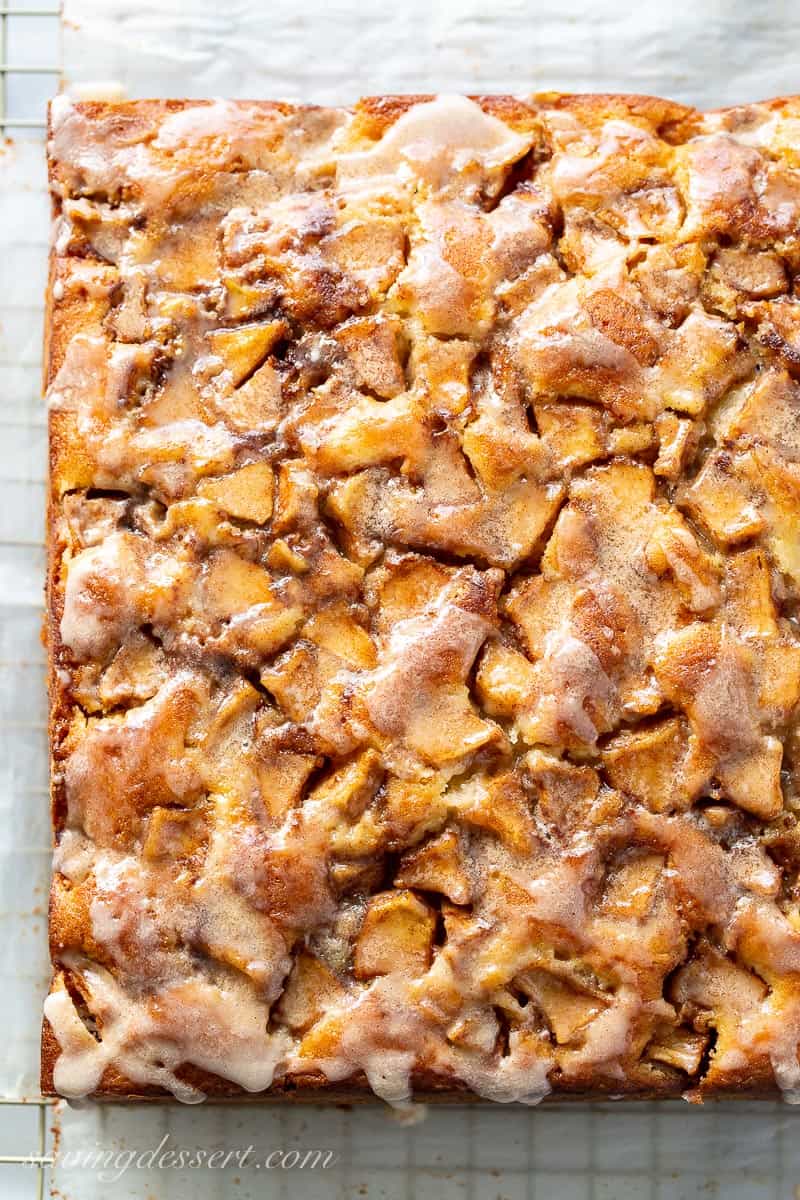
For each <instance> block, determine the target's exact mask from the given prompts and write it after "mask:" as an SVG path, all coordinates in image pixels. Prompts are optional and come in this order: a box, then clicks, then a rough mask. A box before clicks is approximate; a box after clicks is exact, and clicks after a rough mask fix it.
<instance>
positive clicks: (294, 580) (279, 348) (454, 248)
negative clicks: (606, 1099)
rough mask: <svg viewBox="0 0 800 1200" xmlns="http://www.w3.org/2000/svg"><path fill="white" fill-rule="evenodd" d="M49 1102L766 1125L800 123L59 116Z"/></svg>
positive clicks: (796, 914) (792, 931)
mask: <svg viewBox="0 0 800 1200" xmlns="http://www.w3.org/2000/svg"><path fill="white" fill-rule="evenodd" d="M49 135H50V140H49V167H50V186H51V189H52V196H53V205H54V218H55V221H54V235H53V252H52V260H51V271H50V281H49V288H48V317H47V334H46V342H47V344H46V386H47V396H48V404H49V423H50V453H51V465H50V492H49V517H48V538H49V586H48V612H49V616H48V622H47V641H48V648H49V659H50V700H51V726H50V732H51V744H52V804H53V822H54V835H55V860H54V872H53V885H52V895H51V906H50V939H51V952H52V961H53V982H52V989H51V992H50V995H49V997H48V998H47V1001H46V1004H45V1023H44V1037H43V1090H44V1092H45V1093H47V1094H53V1093H59V1094H63V1095H66V1096H84V1095H95V1096H116V1097H148V1096H150V1097H159V1096H169V1095H170V1094H171V1095H174V1096H176V1097H178V1098H179V1099H181V1100H187V1101H193V1100H198V1099H202V1097H203V1096H205V1095H208V1096H217V1097H236V1096H243V1095H245V1094H247V1093H257V1094H261V1095H264V1096H274V1095H290V1094H291V1095H295V1096H300V1097H303V1096H305V1097H323V1098H325V1097H329V1098H336V1099H341V1098H342V1097H349V1098H352V1097H356V1096H358V1095H369V1094H370V1092H374V1093H376V1094H377V1095H378V1096H381V1097H383V1098H384V1099H385V1100H388V1101H389V1102H390V1103H392V1104H395V1105H403V1104H405V1103H407V1102H408V1100H409V1098H410V1097H411V1096H412V1094H419V1095H422V1096H435V1095H440V1096H442V1097H445V1098H447V1097H461V1098H469V1097H481V1098H485V1099H491V1100H497V1101H523V1102H526V1103H534V1102H536V1101H537V1100H540V1099H542V1098H543V1097H544V1096H546V1095H547V1094H555V1095H558V1094H560V1095H566V1094H571V1095H576V1096H599V1095H604V1094H606V1095H615V1096H620V1095H630V1096H667V1095H680V1094H684V1095H687V1096H688V1097H689V1098H692V1099H702V1098H703V1097H705V1096H711V1095H720V1094H724V1093H730V1092H744V1093H747V1094H750V1095H758V1094H770V1093H776V1092H779V1091H780V1092H783V1093H784V1094H785V1095H787V1096H788V1097H789V1098H790V1099H795V1098H798V1096H800V1063H798V1053H797V1048H798V1043H799V1042H800V883H799V880H798V870H799V869H800V829H798V810H799V808H800V798H799V796H798V781H799V779H800V772H799V769H798V764H800V739H799V738H798V722H797V706H798V697H800V641H798V632H799V630H798V594H800V526H799V525H798V511H799V510H800V382H798V376H799V375H800V301H799V300H798V279H799V278H800V240H799V231H800V100H797V99H784V100H775V101H770V102H767V103H762V104H752V105H746V106H743V107H740V108H733V109H728V110H723V111H719V112H713V113H706V114H703V113H699V112H696V111H694V110H693V109H690V108H686V107H683V106H681V105H678V104H674V103H671V102H669V101H663V100H658V99H652V98H645V97H636V96H564V95H546V96H538V97H532V98H524V97H502V96H497V97H478V98H473V99H467V98H464V97H453V96H440V97H425V96H412V97H400V98H397V97H388V98H386V97H384V98H377V99H368V100H363V101H361V102H360V103H359V104H357V105H355V106H354V107H352V108H340V109H333V108H329V109H325V108H314V107H294V106H291V105H287V104H273V103H261V102H255V103H245V102H237V103H231V102H227V101H215V102H183V101H180V102H178V101H141V102H133V103H121V104H105V103H89V102H87V103H78V104H73V103H71V102H70V101H68V100H65V99H59V100H57V101H55V102H54V103H53V105H52V109H51V118H50V131H49Z"/></svg>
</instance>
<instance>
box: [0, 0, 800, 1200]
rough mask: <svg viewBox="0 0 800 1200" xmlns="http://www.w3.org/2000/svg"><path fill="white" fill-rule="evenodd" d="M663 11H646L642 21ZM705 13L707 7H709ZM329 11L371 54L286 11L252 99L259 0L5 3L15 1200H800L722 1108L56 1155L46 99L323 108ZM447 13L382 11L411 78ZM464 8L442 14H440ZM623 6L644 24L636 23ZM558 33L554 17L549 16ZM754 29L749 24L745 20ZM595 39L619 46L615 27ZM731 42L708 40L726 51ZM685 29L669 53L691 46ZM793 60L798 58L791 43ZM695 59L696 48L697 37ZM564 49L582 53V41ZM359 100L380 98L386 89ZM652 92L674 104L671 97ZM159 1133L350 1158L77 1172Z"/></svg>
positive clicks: (229, 1131) (222, 1137) (198, 1123)
mask: <svg viewBox="0 0 800 1200" xmlns="http://www.w3.org/2000/svg"><path fill="white" fill-rule="evenodd" d="M653 2H655V0H653ZM689 2H690V0H687V3H686V5H684V0H674V4H673V6H672V7H671V14H672V15H671V17H670V20H671V21H672V22H673V24H674V25H675V26H676V27H679V26H680V23H681V20H683V18H682V17H681V15H680V12H679V10H680V9H681V8H682V6H685V7H688V6H689ZM620 3H621V0H620ZM650 4H651V0H639V4H638V5H637V6H636V7H637V10H638V9H644V8H647V7H648V5H650ZM576 6H577V7H579V6H578V5H577V0H575V2H573V0H561V2H560V4H559V5H558V6H556V7H558V8H561V7H564V8H566V9H570V10H574V9H576ZM609 6H610V7H614V6H615V3H612V0H600V2H599V3H597V4H596V5H593V4H592V3H590V0H587V3H586V10H587V13H589V11H590V9H593V13H592V16H593V18H596V16H597V12H598V10H601V9H603V8H604V7H609ZM691 6H692V7H693V8H694V9H695V10H697V9H698V8H699V7H701V6H696V5H694V3H693V0H691ZM334 7H335V9H336V13H335V17H336V22H337V36H339V35H340V36H341V38H342V44H343V45H344V46H348V45H351V44H352V45H356V44H358V36H359V30H360V29H361V27H362V25H363V24H364V17H363V13H362V7H361V5H360V4H359V3H357V0H349V2H345V0H337V3H336V5H335V6H331V5H329V4H328V5H323V3H322V2H321V0H320V2H319V3H317V0H307V3H306V5H305V8H304V14H305V18H304V19H303V20H300V19H298V17H297V6H296V0H272V2H271V4H270V13H269V16H270V24H269V36H270V39H271V49H270V54H267V53H264V55H263V56H261V54H260V52H259V54H258V55H256V57H258V58H259V59H260V61H262V62H263V63H264V64H266V65H264V66H263V67H262V70H263V71H264V78H263V80H261V81H260V82H259V83H258V86H254V85H253V82H252V79H250V80H240V79H238V78H236V79H234V76H233V73H231V76H230V78H229V79H228V78H225V79H223V77H222V76H221V74H220V70H221V68H220V65H219V64H220V63H223V64H224V63H225V61H229V62H230V63H231V64H235V63H238V62H240V61H241V56H242V54H243V53H244V51H245V49H246V47H248V46H250V45H251V43H252V42H253V36H254V35H255V34H257V33H258V31H259V30H263V28H264V22H263V10H262V9H261V0H236V3H235V4H233V5H230V6H227V10H226V15H225V17H224V18H223V17H222V16H221V15H220V9H219V0H136V2H135V3H134V0H69V3H68V12H67V17H68V20H67V21H66V22H65V34H64V43H63V54H62V33H61V23H60V21H59V11H58V8H57V7H56V6H55V5H53V6H48V5H46V4H43V3H38V4H34V3H33V2H31V3H30V4H28V3H25V2H24V0H16V2H14V3H9V4H7V5H6V6H2V0H0V135H2V137H3V138H9V139H13V141H11V142H10V143H8V145H7V148H5V149H4V150H2V151H1V152H0V1044H1V1045H2V1049H0V1197H2V1198H3V1200H6V1198H8V1200H32V1198H33V1197H37V1198H38V1200H43V1197H44V1195H45V1192H46V1190H47V1189H48V1188H49V1187H50V1186H51V1185H52V1186H53V1187H54V1188H57V1189H58V1193H59V1194H60V1195H61V1196H63V1197H64V1200H105V1197H107V1196H108V1195H109V1193H111V1192H113V1194H114V1195H115V1196H116V1197H119V1198H120V1200H145V1198H147V1197H151V1198H152V1197H157V1198H158V1200H212V1198H214V1200H216V1198H221V1197H227V1196H235V1197H236V1198H237V1200H255V1198H256V1197H258V1198H259V1200H261V1198H263V1197H270V1198H271V1197H276V1200H288V1198H289V1197H291V1200H315V1198H316V1197H320V1198H322V1197H325V1200H351V1198H352V1197H354V1196H363V1197H368V1198H369V1200H411V1198H412V1197H413V1198H414V1200H497V1198H499V1197H502V1200H715V1198H720V1200H723V1198H724V1200H800V1138H798V1136H797V1133H798V1130H800V1126H798V1125H797V1114H796V1113H795V1112H793V1111H792V1110H789V1109H788V1108H786V1107H783V1106H779V1105H764V1106H760V1105H756V1104H751V1103H743V1104H738V1105H719V1106H711V1105H709V1106H707V1107H706V1108H705V1109H700V1110H698V1109H693V1108H690V1107H689V1106H688V1105H685V1104H674V1103H666V1104H660V1105H649V1104H646V1105H640V1106H636V1107H633V1106H630V1105H622V1106H617V1105H611V1104H603V1105H594V1106H589V1107H580V1108H578V1107H572V1106H569V1105H553V1106H551V1107H548V1108H542V1109H540V1110H533V1111H523V1110H519V1109H517V1110H505V1109H500V1108H495V1109H493V1110H486V1109H482V1108H469V1109H468V1108H463V1107H462V1108H456V1109H452V1110H449V1111H446V1112H445V1111H441V1110H439V1111H434V1112H432V1113H431V1115H430V1116H429V1118H428V1120H427V1121H425V1122H424V1123H422V1124H421V1125H419V1126H416V1127H415V1128H411V1129H404V1128H400V1127H398V1126H397V1125H395V1124H393V1123H391V1121H389V1120H387V1118H386V1115H385V1113H384V1112H383V1111H382V1110H380V1109H377V1108H376V1109H363V1110H357V1111H354V1112H346V1111H341V1110H337V1109H290V1108H288V1107H283V1108H266V1109H265V1108H260V1107H258V1106H256V1105H245V1106H242V1107H237V1108H235V1109H234V1108H222V1107H215V1106H202V1107H201V1108H200V1109H197V1108H194V1109H191V1110H187V1109H184V1108H181V1107H177V1106H150V1107H146V1108H141V1109H137V1110H135V1111H134V1110H131V1109H128V1108H125V1109H123V1108H119V1107H116V1108H114V1107H111V1108H102V1107H100V1106H92V1105H87V1106H85V1107H83V1108H76V1109H69V1110H65V1111H64V1113H63V1117H62V1119H61V1122H60V1124H61V1146H60V1148H58V1143H57V1142H56V1141H55V1140H54V1136H53V1131H52V1129H51V1128H50V1126H51V1122H52V1118H53V1115H54V1114H53V1109H52V1107H51V1105H50V1103H49V1102H48V1101H47V1100H44V1099H43V1098H42V1097H40V1096H39V1095H38V1094H37V1091H36V1089H37V1086H38V1085H37V1081H36V1077H35V1065H32V1064H35V1063H36V1060H37V1057H38V1049H37V1047H38V1032H39V1013H40V1011H41V1007H40V1006H41V998H42V995H43V992H44V989H45V987H46V979H47V970H48V964H47V959H46V950H45V928H44V925H45V919H46V916H45V909H46V888H47V877H48V872H49V862H48V858H49V852H48V845H49V828H48V813H47V800H46V791H47V776H46V762H47V758H46V747H45V730H44V699H43V696H44V662H43V655H42V651H41V647H40V645H39V642H38V628H39V623H40V620H41V580H42V576H43V569H44V554H43V547H42V529H43V518H42V508H43V501H44V464H45V461H46V457H45V455H46V428H45V414H44V409H43V406H42V402H41V392H40V345H41V319H42V293H43V288H44V274H45V262H46V242H47V232H48V228H47V223H48V205H47V197H46V189H45V179H44V156H43V153H42V144H41V143H42V138H43V130H44V121H45V101H46V99H47V98H48V97H49V96H51V95H52V94H53V93H54V92H55V91H56V89H57V85H58V82H59V78H60V76H61V73H62V67H63V70H64V72H65V73H66V74H67V75H68V77H69V78H70V79H79V80H82V81H88V80H91V79H95V80H97V79H106V78H108V76H109V74H110V75H112V76H113V77H115V78H117V77H119V78H120V79H122V80H123V81H124V82H125V84H126V85H127V87H128V88H129V90H130V92H131V93H132V94H134V95H137V94H138V95H142V94H152V93H153V92H157V91H158V87H159V80H161V79H163V80H164V81H165V82H164V88H165V89H166V90H170V91H171V92H172V93H173V94H195V95H196V94H198V90H199V91H200V92H205V93H207V94H220V93H223V94H225V93H226V94H230V95H236V94H237V88H238V89H239V91H238V94H241V89H243V88H244V89H249V90H250V91H251V93H252V94H258V93H261V94H263V95H270V94H272V93H273V92H274V91H275V90H276V88H275V77H274V75H273V76H270V75H269V74H268V72H269V70H270V69H271V68H270V63H271V62H274V58H275V53H276V49H277V48H279V49H280V55H281V62H282V69H283V71H284V74H285V76H286V78H289V77H291V78H292V79H296V80H298V81H300V83H299V85H298V86H300V85H302V87H303V90H304V95H305V98H307V99H309V100H317V101H319V100H324V99H330V97H326V96H323V95H322V94H320V93H319V91H314V75H309V67H308V64H309V62H315V63H316V62H326V61H327V62H330V61H331V55H330V47H329V46H326V45H325V44H324V39H325V37H326V36H327V34H326V32H325V31H326V30H328V34H329V33H330V29H329V26H328V25H326V20H327V18H326V12H328V10H331V9H332V8H334ZM432 7H437V6H430V4H429V0H405V3H404V4H403V5H400V6H395V5H393V6H387V7H386V10H385V12H386V14H389V13H390V12H391V14H394V15H393V17H392V19H393V20H403V21H406V22H407V25H408V29H409V30H411V29H413V31H414V37H413V38H410V37H409V38H404V37H403V36H402V35H401V34H398V31H397V29H396V28H395V27H394V26H391V25H387V28H386V31H385V34H382V35H381V37H380V41H381V43H382V44H385V45H387V46H397V45H402V44H403V43H404V42H407V43H408V45H409V54H413V55H414V56H415V58H414V62H415V63H416V61H417V57H420V58H421V59H425V53H426V49H425V30H426V28H428V25H429V24H430V22H429V21H428V16H427V14H428V10H429V9H431V8H432ZM448 7H449V6H448V4H446V3H443V4H442V5H441V6H440V8H441V13H444V12H445V9H447V8H448ZM524 7H525V6H524V5H522V4H521V3H517V0H495V3H494V4H493V5H492V6H486V5H485V0H482V2H481V0H459V2H458V4H457V5H455V4H454V5H452V8H453V11H454V12H455V11H456V10H457V11H458V13H459V14H460V19H462V21H467V22H469V21H473V22H475V21H478V20H479V19H480V21H482V22H483V23H484V25H483V26H481V28H482V29H484V34H485V36H486V37H488V38H489V39H490V40H492V39H493V41H494V44H495V45H497V46H504V45H506V44H508V45H509V46H510V45H511V43H513V41H514V39H513V38H510V37H509V35H508V30H509V29H510V28H513V27H514V21H518V20H519V19H520V18H519V13H520V12H521V11H522V9H523V8H524ZM546 7H547V6H546V5H542V9H543V10H544V8H546ZM616 7H617V8H618V9H620V11H622V9H621V8H620V5H619V4H617V5H616ZM622 7H623V8H624V9H625V13H626V15H625V17H624V21H625V22H626V23H627V22H628V20H629V13H628V8H629V6H628V5H627V4H624V5H622ZM713 7H714V9H715V10H716V9H717V8H719V12H720V13H722V11H723V8H724V9H725V11H729V12H731V13H734V10H735V13H734V15H736V14H739V15H741V14H744V13H745V10H746V9H748V10H749V9H750V5H749V0H741V3H740V0H718V2H717V3H715V4H714V6H713ZM375 8H376V9H379V8H380V6H375ZM489 8H491V10H492V11H491V13H489V12H488V10H489ZM512 9H513V10H514V12H513V13H512V11H511V10H512ZM766 10H771V14H772V18H774V19H773V20H772V26H773V27H774V28H775V29H783V30H784V31H785V30H786V27H787V24H786V23H787V20H788V19H789V17H790V13H791V8H790V0H786V3H785V4H783V3H782V2H781V0H765V3H764V4H763V6H761V8H760V9H759V12H760V18H759V19H760V20H762V21H764V22H767V23H769V21H768V17H767V16H766V15H765V12H766ZM779 10H780V11H779ZM514 14H516V15H514ZM718 15H719V14H718ZM316 17H318V18H319V20H318V21H317V20H315V18H316ZM378 19H380V20H381V21H387V22H388V21H389V16H388V15H387V16H384V14H383V13H380V14H376V20H378ZM532 19H534V18H532ZM548 19H549V20H550V21H551V22H552V20H553V17H552V15H551V16H550V17H549V18H548ZM737 20H738V17H737ZM248 21H250V24H248ZM487 23H488V24H487ZM739 24H740V25H741V26H742V28H744V27H745V24H746V18H745V16H741V21H740V22H739ZM476 27H477V26H476ZM484 27H485V28H484ZM625 27H627V24H625ZM738 27H739V26H738V25H737V28H738ZM593 28H595V29H596V33H597V36H598V38H600V39H601V40H602V37H603V36H605V35H604V34H603V27H602V26H601V25H597V26H594V27H593ZM692 28H694V25H692ZM716 28H717V26H715V25H713V24H711V23H710V24H709V26H708V30H707V34H708V37H709V38H710V39H711V40H712V42H713V41H714V38H715V37H717V36H718V35H717V33H715V32H714V31H715V29H716ZM248 31H249V32H248ZM393 31H394V32H393ZM798 32H800V27H798ZM679 33H680V30H679V29H678V32H677V33H676V35H675V36H676V38H678V40H681V39H680V37H679ZM435 34H436V38H437V53H436V54H435V55H434V54H433V50H432V49H431V47H428V51H427V52H428V53H429V55H430V61H431V62H432V63H435V76H431V77H425V78H420V77H418V76H417V75H416V74H414V73H413V72H411V67H410V66H409V72H411V73H409V74H408V78H406V76H405V75H403V76H402V79H401V80H399V81H398V82H397V84H396V86H403V87H405V90H416V91H420V90H422V91H424V90H429V89H430V88H431V87H433V88H434V89H435V88H439V89H441V90H462V88H463V83H462V81H461V80H460V79H459V78H456V77H455V76H454V75H453V71H454V70H455V67H454V66H453V65H452V60H450V59H448V58H447V57H446V56H445V58H442V57H441V56H440V55H439V54H438V47H439V46H440V45H449V46H450V48H451V50H452V47H453V46H454V45H455V44H456V43H457V38H456V36H455V34H454V31H453V30H452V29H451V28H450V26H449V25H448V18H446V16H443V15H437V25H436V30H435ZM226 38H227V39H228V41H226ZM723 40H724V39H723ZM786 41H787V47H790V46H791V42H792V40H791V37H790V36H789V35H788V34H787V35H786ZM559 44H561V43H560V42H559ZM681 44H682V45H683V44H686V45H692V44H694V43H693V42H692V39H691V38H688V40H687V38H683V40H682V41H681ZM564 45H565V46H566V47H567V49H568V48H569V45H570V43H569V39H566V40H565V41H564ZM420 46H421V50H422V53H421V54H419V55H418V51H420ZM711 51H712V57H713V55H714V54H718V55H719V57H720V60H721V61H723V60H724V61H726V62H727V61H728V57H729V55H728V53H727V50H726V49H725V47H724V46H722V45H721V44H720V45H719V46H717V45H716V43H714V45H712V47H711ZM508 53H509V55H510V54H511V50H510V49H509V51H508ZM565 53H566V51H565ZM573 53H576V52H575V51H570V54H573ZM786 54H787V55H789V56H790V55H791V49H789V48H787V50H786ZM270 55H272V57H270ZM148 56H149V57H148ZM568 57H569V55H567V58H568ZM206 61H207V62H208V63H209V64H215V65H214V71H215V72H216V74H214V75H213V77H206V75H204V74H203V64H204V63H205V62H206ZM476 61H478V60H477V59H476ZM559 61H561V60H559ZM564 61H566V59H565V60H564ZM410 62H411V59H410V58H409V63H410ZM494 62H495V65H494V66H493V68H492V69H496V70H497V71H499V72H500V75H501V76H502V77H503V79H504V80H506V86H507V85H508V83H507V81H508V80H510V79H511V78H516V79H517V80H523V79H524V72H525V67H524V66H520V65H519V64H516V63H515V62H512V61H511V58H509V59H508V61H507V62H505V61H500V60H499V59H497V58H495V60H494ZM448 64H449V65H448ZM394 66H395V69H397V62H396V61H395V63H394ZM432 69H433V68H432ZM381 70H382V72H383V68H381ZM414 71H416V67H414ZM304 72H305V73H304ZM315 73H316V68H315ZM338 78H341V79H346V81H347V82H346V83H345V84H342V85H341V87H344V88H345V90H346V95H351V94H352V92H353V91H354V90H358V88H359V84H358V83H353V82H352V80H353V79H354V78H355V75H354V74H349V73H348V72H347V68H346V67H345V68H341V67H340V68H337V79H338ZM359 78H360V77H359ZM306 81H308V82H307V83H306ZM483 82H484V80H483V77H481V83H483ZM560 82H561V85H562V86H563V87H565V88H566V87H571V86H576V85H578V86H581V85H582V86H584V87H585V86H587V84H586V82H585V81H581V80H577V79H572V78H570V77H569V74H568V73H566V74H565V76H564V78H563V80H561V81H560ZM485 83H486V85H487V87H486V90H492V89H495V90H497V89H498V88H499V81H498V80H495V79H494V77H492V79H491V80H486V81H485ZM383 86H384V87H385V86H386V79H383ZM520 86H522V84H521V83H520ZM698 86H699V84H698ZM339 87H340V85H339V84H338V83H337V89H338V88H339ZM361 87H362V89H363V90H367V89H370V90H379V87H380V83H379V81H374V82H371V83H363V84H362V85H361ZM473 90H481V87H480V86H476V87H475V88H474V89H473ZM500 90H502V89H500ZM652 90H658V91H662V92H667V93H668V92H670V91H674V90H675V89H674V87H671V86H670V84H669V83H668V82H667V83H663V82H662V83H661V84H660V85H659V83H658V81H653V82H652ZM278 91H279V92H280V91H281V89H280V88H278ZM161 94H163V91H162V93H161ZM281 94H282V93H281ZM339 98H341V93H340V96H339ZM692 98H694V99H697V98H698V97H697V96H695V97H692ZM2 159H5V160H6V161H5V162H3V161H2ZM5 1060H7V1061H5ZM164 1137H167V1138H169V1142H170V1145H171V1146H172V1147H179V1148H185V1147H198V1146H199V1147H205V1148H207V1149H208V1148H216V1147H222V1148H224V1149H230V1148H232V1147H237V1146H238V1147H242V1146H246V1145H248V1144H250V1143H252V1144H253V1145H254V1146H255V1147H256V1152H257V1154H261V1155H262V1157H263V1155H264V1154H266V1153H268V1152H269V1151H270V1150H271V1149H274V1148H277V1149H283V1150H291V1149H294V1148H300V1149H304V1148H307V1147H313V1148H316V1149H320V1150H327V1149H331V1150H332V1151H333V1152H334V1154H335V1155H336V1158H337V1162H336V1165H335V1167H334V1168H333V1169H331V1170H329V1171H324V1172H322V1171H313V1172H307V1171H306V1172H303V1171H299V1170H296V1171H295V1170H292V1171H288V1170H284V1171H280V1172H273V1173H272V1174H271V1175H270V1176H269V1177H268V1178H265V1173H264V1172H263V1171H259V1170H258V1167H257V1157H256V1156H254V1160H253V1163H252V1164H251V1165H250V1166H249V1167H248V1168H247V1169H245V1170H240V1171H235V1170H232V1171H226V1172H224V1173H223V1172H214V1171H208V1170H205V1171H190V1172H186V1173H184V1174H182V1175H179V1174H178V1173H176V1172H172V1171H165V1170H159V1169H148V1168H144V1169H139V1168H132V1169H131V1170H129V1171H127V1172H126V1173H125V1174H124V1176H121V1177H120V1178H119V1179H118V1180H116V1181H113V1180H112V1179H110V1178H109V1175H108V1172H106V1173H105V1175H104V1174H103V1173H102V1172H99V1171H98V1169H97V1167H96V1166H91V1165H89V1166H87V1165H85V1164H84V1165H83V1166H81V1165H80V1164H79V1163H78V1164H77V1165H71V1164H70V1163H68V1162H67V1161H66V1156H67V1154H68V1153H70V1152H72V1153H74V1152H76V1151H78V1152H80V1151H88V1152H89V1154H90V1157H91V1153H92V1151H94V1150H100V1151H101V1152H107V1151H110V1152H112V1153H116V1152H117V1151H119V1150H123V1151H124V1152H127V1151H130V1150H131V1149H134V1150H143V1151H148V1150H150V1149H152V1148H154V1147H157V1146H158V1145H159V1144H161V1142H162V1139H163V1138H164ZM112 1174H113V1171H112Z"/></svg>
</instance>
